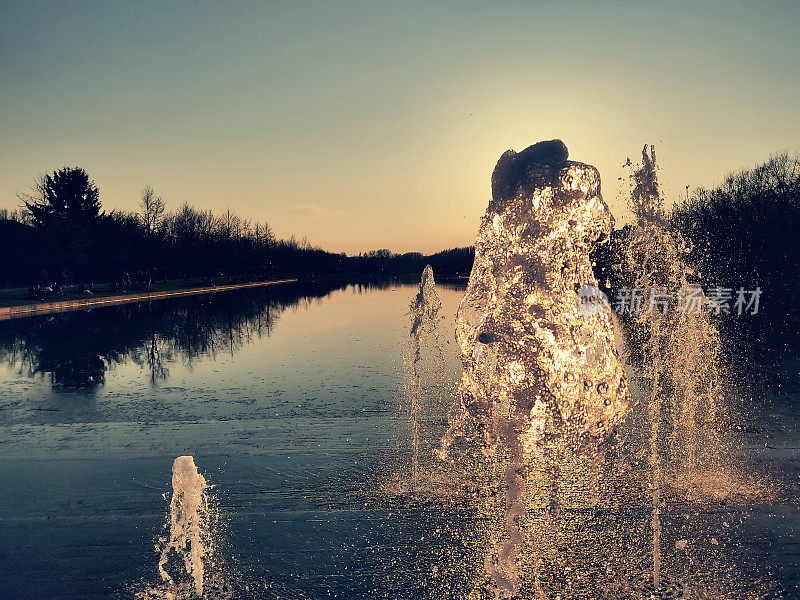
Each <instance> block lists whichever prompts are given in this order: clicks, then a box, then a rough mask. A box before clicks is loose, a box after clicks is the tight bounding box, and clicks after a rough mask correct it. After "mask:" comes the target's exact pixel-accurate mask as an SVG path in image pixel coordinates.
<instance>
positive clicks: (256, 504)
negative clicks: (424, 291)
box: [0, 285, 461, 598]
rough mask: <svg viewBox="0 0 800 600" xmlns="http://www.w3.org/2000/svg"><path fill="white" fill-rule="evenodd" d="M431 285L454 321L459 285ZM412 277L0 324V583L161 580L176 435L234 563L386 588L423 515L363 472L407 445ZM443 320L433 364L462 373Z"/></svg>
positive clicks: (292, 580) (70, 590)
mask: <svg viewBox="0 0 800 600" xmlns="http://www.w3.org/2000/svg"><path fill="white" fill-rule="evenodd" d="M439 291H440V296H441V298H442V299H443V301H444V303H445V310H444V312H445V314H446V319H445V322H443V323H442V327H443V330H445V331H448V332H450V331H452V329H453V317H454V314H455V307H456V305H457V302H458V300H459V299H460V295H461V292H460V291H458V290H453V289H447V288H445V287H440V290H439ZM414 293H415V290H414V287H413V286H403V285H389V286H381V287H380V288H376V287H364V286H360V285H356V286H352V285H350V286H346V287H341V286H338V285H331V286H328V287H326V286H324V285H320V286H319V287H318V288H317V289H311V288H308V287H304V288H300V287H298V286H287V287H284V288H281V289H280V290H278V289H277V288H273V289H269V290H260V291H245V292H233V293H226V294H218V295H214V296H208V297H205V298H193V299H187V300H179V301H162V302H158V303H153V304H151V305H149V306H148V305H135V306H134V305H132V306H125V307H119V308H110V309H100V310H95V311H92V312H90V313H69V314H63V315H56V316H53V317H49V318H37V319H26V320H20V321H14V322H6V323H2V324H0V348H2V351H1V352H2V354H3V356H2V359H3V360H2V363H1V364H0V369H1V370H0V373H2V384H1V385H0V424H1V425H2V430H1V431H2V433H0V436H2V437H0V457H2V460H0V477H1V478H2V481H3V485H2V487H0V522H2V529H3V538H4V540H3V542H2V544H0V570H2V577H0V597H2V598H40V597H41V598H90V597H97V598H107V597H110V596H113V595H114V594H120V595H121V596H126V595H130V594H129V592H130V588H129V587H128V586H129V585H130V584H132V583H134V582H137V581H139V580H142V579H145V580H155V579H157V574H156V570H155V567H156V562H157V557H156V554H155V553H154V549H153V540H154V538H155V536H156V535H157V534H158V532H159V529H160V527H161V526H162V524H163V523H164V515H165V510H167V503H166V501H165V499H164V498H163V497H162V494H164V493H165V492H168V491H169V483H170V468H171V464H172V460H173V459H174V458H175V457H176V456H178V455H183V454H191V455H193V456H194V457H195V460H196V462H197V464H198V466H199V468H200V470H201V472H203V473H204V474H205V475H206V478H207V479H208V480H209V482H211V483H212V484H213V485H214V494H215V497H216V498H217V500H218V501H219V503H220V504H221V507H222V514H223V516H224V517H225V520H226V522H227V527H226V532H225V534H224V535H223V536H222V537H223V538H224V539H225V540H227V542H223V543H227V544H229V548H228V550H230V552H229V556H230V557H231V560H232V561H236V562H237V563H238V565H239V570H240V571H242V572H247V573H248V575H249V576H252V577H253V578H255V579H259V578H261V579H263V580H264V581H267V582H272V583H269V584H268V586H267V587H270V586H272V587H274V589H275V590H283V592H282V593H284V594H285V593H289V592H292V591H296V592H298V593H302V594H303V597H305V596H307V597H313V598H323V597H324V598H327V597H371V596H372V592H371V591H370V590H377V589H379V588H384V589H385V588H386V587H387V583H386V580H385V578H386V577H387V569H384V568H380V569H378V568H376V563H377V562H384V561H387V560H389V558H388V557H389V556H390V555H391V554H392V553H395V552H396V551H397V548H398V545H399V546H403V545H409V544H411V543H412V542H413V540H414V539H415V538H414V536H413V533H412V532H411V531H406V529H407V528H410V530H414V529H418V528H420V527H423V526H424V525H423V523H424V521H425V519H426V517H425V515H424V514H423V513H425V510H419V509H416V510H413V511H411V512H409V510H408V509H406V510H396V509H392V508H391V507H390V508H386V507H385V506H380V505H376V502H375V501H374V500H373V496H372V494H371V492H372V491H373V490H371V489H370V486H374V485H377V484H376V481H377V480H378V479H379V478H380V476H381V474H382V473H383V472H385V471H386V470H387V469H388V468H389V465H392V468H396V467H397V465H400V467H399V468H402V465H403V464H405V463H404V460H405V457H406V456H407V454H408V446H409V439H410V438H409V436H410V434H409V428H408V425H407V421H406V416H405V415H406V413H405V412H404V405H405V399H404V385H405V383H406V381H405V371H404V357H405V356H406V355H407V352H408V343H409V340H408V324H409V317H408V315H407V312H408V306H409V302H410V300H411V298H412V296H413V295H414ZM445 337H446V339H444V338H445ZM450 337H451V336H450V335H447V336H444V337H443V347H444V348H445V349H447V351H448V352H447V355H448V359H447V360H446V361H445V368H446V369H447V371H448V372H447V373H446V374H444V373H443V374H442V375H443V378H442V379H441V380H442V381H448V380H453V379H457V377H458V369H459V366H458V364H457V361H456V360H455V356H454V354H453V352H451V351H450V348H451V344H450V343H449V339H450ZM445 387H447V386H445ZM452 391H453V389H452V385H450V387H449V388H448V389H446V390H445V391H444V393H445V394H452ZM412 512H413V513H414V514H413V515H412ZM387 564H388V563H387ZM378 577H381V578H383V581H379V580H376V578H378Z"/></svg>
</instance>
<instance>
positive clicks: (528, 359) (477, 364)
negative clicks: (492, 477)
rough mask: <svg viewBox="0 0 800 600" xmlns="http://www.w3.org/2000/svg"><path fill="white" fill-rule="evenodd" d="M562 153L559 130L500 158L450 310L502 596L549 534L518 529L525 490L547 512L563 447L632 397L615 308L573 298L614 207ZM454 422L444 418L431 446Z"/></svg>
mask: <svg viewBox="0 0 800 600" xmlns="http://www.w3.org/2000/svg"><path fill="white" fill-rule="evenodd" d="M567 155H568V154H567V149H566V146H564V144H563V143H561V142H560V141H559V140H554V141H551V142H540V143H539V144H536V145H534V146H531V147H530V148H528V149H526V150H524V151H523V152H520V153H519V154H517V153H515V152H513V151H509V152H507V153H505V154H504V155H503V156H502V157H501V158H500V160H499V161H498V163H497V166H496V167H495V171H494V174H493V176H492V195H493V199H492V202H491V203H490V204H489V208H488V209H487V211H486V215H485V216H484V218H483V220H482V222H481V227H480V231H479V233H478V239H477V243H476V249H475V264H474V265H473V268H472V273H471V275H470V280H469V284H468V287H467V292H466V294H465V296H464V299H463V301H462V303H461V305H460V307H459V310H458V315H457V320H456V339H457V341H458V344H459V348H460V351H461V356H462V362H463V367H464V369H463V375H462V382H461V396H462V405H463V408H464V414H466V415H469V417H471V418H474V419H476V420H477V421H478V422H479V424H480V429H481V431H482V435H483V439H484V446H485V447H484V453H485V455H486V456H487V457H489V458H491V459H492V460H494V461H496V462H497V463H499V464H501V465H502V466H501V467H500V468H499V471H500V472H501V475H500V476H501V477H502V480H503V482H504V484H505V485H504V487H505V502H504V506H503V507H502V509H501V512H502V514H503V517H502V522H503V530H502V531H501V532H499V533H498V534H497V535H496V536H495V537H496V539H497V541H496V543H495V550H493V551H490V552H489V553H488V554H487V557H486V572H487V574H488V576H489V577H490V579H491V580H492V582H493V588H494V594H495V597H497V598H511V597H515V596H518V595H519V594H520V590H521V589H522V587H523V583H524V579H525V573H524V571H525V567H524V566H523V565H524V563H525V560H526V558H525V557H524V556H523V555H524V552H523V550H524V549H525V548H527V549H528V550H530V552H529V554H531V553H532V554H533V561H532V562H533V564H534V575H533V579H534V580H535V581H538V578H539V574H538V571H539V567H538V566H536V565H538V564H540V563H541V557H542V549H543V547H544V543H543V540H542V539H541V536H537V535H536V532H533V533H534V535H533V536H532V535H531V531H529V530H528V531H526V528H525V527H524V521H525V520H526V518H527V516H528V515H529V513H530V511H529V504H530V494H531V493H534V492H535V493H539V492H541V494H542V495H543V496H544V505H545V507H544V514H545V520H546V521H547V522H548V523H551V524H552V523H554V522H556V521H557V520H558V519H559V515H560V507H559V498H560V496H561V494H560V490H559V486H560V480H561V479H562V473H561V470H562V463H563V462H564V457H565V455H566V453H568V452H577V453H578V454H585V455H587V456H591V457H597V456H598V454H599V452H598V449H599V448H600V446H601V445H602V444H603V443H604V442H605V441H606V440H607V439H608V437H609V436H610V435H611V434H612V432H613V431H614V429H615V428H616V427H617V426H618V425H619V424H620V423H621V422H622V421H623V420H624V418H625V417H626V415H627V414H628V412H629V410H630V408H631V405H632V402H631V397H630V395H629V393H628V388H627V382H626V378H625V373H624V370H623V367H622V363H621V361H620V359H619V356H618V354H617V350H616V346H615V343H614V339H615V336H614V328H613V320H612V315H611V311H610V309H609V307H608V306H607V304H606V305H602V304H601V305H594V306H593V307H592V310H590V311H584V310H582V308H583V307H582V305H581V299H580V297H579V294H578V292H579V291H580V290H584V291H585V290H587V289H588V290H596V289H597V281H596V279H595V277H594V274H593V272H592V268H591V263H590V259H589V252H590V250H591V248H592V247H593V245H594V244H595V243H596V241H597V240H598V239H599V238H601V237H603V236H608V235H609V234H610V232H611V228H612V225H613V217H612V216H611V213H610V211H609V210H608V207H607V206H606V204H605V202H604V201H603V199H602V196H601V195H600V177H599V174H598V172H597V170H596V169H595V168H594V167H592V166H590V165H586V164H583V163H578V162H571V161H568V160H567ZM462 424H463V418H462V419H454V420H453V422H452V424H451V428H450V431H448V432H447V433H446V434H445V436H444V438H443V440H442V447H441V450H440V453H439V456H440V457H446V456H447V453H448V450H449V446H450V445H451V444H452V442H453V440H454V439H455V437H457V436H459V435H461V432H460V431H459V430H458V429H459V427H461V426H462ZM534 472H538V476H534ZM536 586H537V587H538V583H537V584H536ZM537 593H539V592H538V591H537Z"/></svg>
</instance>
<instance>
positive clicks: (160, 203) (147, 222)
mask: <svg viewBox="0 0 800 600" xmlns="http://www.w3.org/2000/svg"><path fill="white" fill-rule="evenodd" d="M139 206H140V207H141V209H142V212H141V215H140V217H139V218H140V219H141V221H142V226H143V227H144V230H145V233H147V235H148V237H152V235H153V234H154V233H155V232H156V230H157V229H158V225H159V223H160V222H161V219H162V218H163V217H164V199H163V198H162V197H161V196H156V193H155V191H154V190H153V188H152V187H150V186H149V185H146V186H144V189H143V190H142V199H141V200H140V201H139Z"/></svg>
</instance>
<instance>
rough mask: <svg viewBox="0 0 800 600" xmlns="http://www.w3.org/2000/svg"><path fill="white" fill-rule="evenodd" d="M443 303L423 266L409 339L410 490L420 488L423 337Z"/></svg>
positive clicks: (431, 328)
mask: <svg viewBox="0 0 800 600" xmlns="http://www.w3.org/2000/svg"><path fill="white" fill-rule="evenodd" d="M441 309H442V302H441V300H440V299H439V296H438V294H437V293H436V282H435V281H434V279H433V268H432V267H431V266H430V265H426V266H425V269H424V270H423V272H422V279H421V280H420V282H419V292H418V293H417V295H416V296H415V297H414V300H413V301H412V302H411V306H410V314H411V341H412V366H411V369H412V373H411V376H412V383H411V429H412V441H411V443H412V449H413V455H412V459H411V460H412V462H411V491H412V493H413V492H414V491H416V490H418V489H419V477H420V467H419V458H420V431H419V411H420V403H421V393H422V372H421V366H422V365H421V362H422V336H423V335H424V334H425V333H429V332H433V331H434V330H435V329H436V325H437V323H438V322H439V312H440V311H441Z"/></svg>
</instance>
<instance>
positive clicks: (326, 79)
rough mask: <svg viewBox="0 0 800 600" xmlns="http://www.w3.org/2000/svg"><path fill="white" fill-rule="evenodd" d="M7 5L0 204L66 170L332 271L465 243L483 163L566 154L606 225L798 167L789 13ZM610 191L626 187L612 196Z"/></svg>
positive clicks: (480, 196) (118, 200)
mask: <svg viewBox="0 0 800 600" xmlns="http://www.w3.org/2000/svg"><path fill="white" fill-rule="evenodd" d="M63 6H64V5H63V4H60V3H50V4H40V5H38V6H35V7H32V6H28V5H25V4H21V3H20V4H16V5H14V4H10V3H6V4H4V5H3V7H2V9H0V10H2V16H3V18H2V19H0V64H2V68H1V69H0V78H1V79H0V98H1V99H2V103H3V106H4V107H5V116H6V119H5V122H4V124H3V125H2V130H3V139H4V141H5V143H4V144H3V147H2V149H0V156H2V161H0V164H2V167H0V207H6V208H9V209H13V208H16V207H17V204H18V201H17V194H20V193H26V192H28V191H29V190H30V188H31V187H32V185H33V183H34V180H35V178H36V177H38V176H40V175H41V174H43V173H49V172H52V171H54V170H56V169H59V168H61V167H64V166H80V167H81V168H83V169H85V170H86V172H87V173H88V174H89V176H90V177H91V178H92V179H93V180H94V181H95V183H96V184H97V186H98V188H99V190H100V197H101V201H102V203H103V209H104V210H106V211H107V212H109V211H111V210H114V209H120V210H125V211H135V210H137V204H138V201H139V198H140V194H141V190H142V188H143V187H144V186H145V185H150V186H152V187H153V188H154V189H155V191H156V193H157V194H159V195H161V196H162V197H163V198H164V200H165V202H166V203H167V209H168V210H175V209H177V208H178V207H179V206H180V205H181V204H182V203H183V202H184V201H188V202H189V203H190V204H191V205H193V206H196V207H197V208H199V209H203V210H208V209H211V210H213V211H214V212H215V213H217V214H219V213H222V212H224V211H225V210H226V208H228V207H230V209H231V210H233V211H235V212H236V213H237V214H239V215H240V216H242V217H245V218H248V219H253V220H259V221H264V220H266V221H267V222H268V223H269V225H270V227H271V228H272V230H273V231H274V233H275V235H276V236H277V237H278V238H284V239H285V238H288V237H289V236H290V235H294V236H295V237H296V239H303V238H307V239H308V240H309V242H310V243H311V244H313V245H315V246H320V247H321V248H323V249H325V250H327V251H329V252H335V253H340V252H345V253H347V254H348V255H357V254H359V253H363V252H368V251H371V250H377V249H382V248H386V249H389V250H391V251H392V252H396V253H405V252H422V253H423V254H432V253H435V252H438V251H441V250H444V249H447V248H454V247H464V246H471V245H473V244H474V241H475V234H476V232H477V230H478V223H479V220H480V218H481V216H482V215H483V213H484V211H485V209H486V205H487V204H488V200H489V199H490V197H491V194H490V177H491V173H492V170H493V168H494V165H495V163H496V161H497V159H498V158H499V157H500V155H501V154H502V153H503V152H504V151H505V150H508V149H514V150H517V151H519V150H522V149H524V148H525V147H527V146H529V145H531V144H533V143H535V142H538V141H540V140H545V139H554V138H559V139H562V140H563V141H564V142H565V143H566V145H567V146H568V148H569V150H570V160H577V161H581V162H586V163H589V164H593V165H595V166H596V167H597V168H598V169H599V170H600V173H601V178H602V182H603V188H602V190H603V197H604V198H605V200H606V202H607V204H608V205H609V207H610V208H611V210H612V212H613V214H614V215H615V217H616V218H617V220H618V225H619V224H622V223H624V222H625V220H626V219H625V216H626V212H627V210H626V206H625V202H624V198H623V197H621V194H622V192H623V191H624V190H625V181H624V179H626V178H627V174H628V173H627V171H626V170H625V169H624V168H623V166H622V165H623V163H624V162H625V160H626V159H627V158H628V157H630V158H631V159H632V160H634V162H636V161H637V159H638V156H639V153H640V152H641V148H642V146H643V145H644V144H648V145H649V144H654V145H655V147H656V152H657V153H658V156H659V164H660V167H661V170H660V173H659V175H660V178H661V183H662V186H663V188H664V190H665V193H666V196H667V198H668V199H669V200H672V201H674V200H675V199H677V198H679V197H680V196H681V195H682V194H685V190H686V188H687V186H688V187H689V188H696V187H712V186H713V185H715V184H718V183H721V182H722V181H723V180H724V178H725V176H726V175H727V174H728V173H730V172H734V171H738V170H741V169H743V168H751V167H753V166H755V165H756V164H760V163H762V162H764V161H765V160H767V158H769V156H771V155H773V154H775V153H777V152H781V151H789V152H791V153H794V152H797V149H798V141H797V140H798V139H800V136H799V135H798V134H800V114H798V112H797V111H796V109H794V106H793V103H791V102H790V101H789V100H788V99H791V98H795V97H797V96H798V93H799V92H800V65H798V64H797V63H796V61H795V60H794V57H795V56H796V54H797V49H798V42H797V40H796V29H797V28H796V25H795V24H796V23H797V22H799V21H798V16H800V14H798V13H800V7H798V6H788V5H787V6H780V5H775V6H771V7H768V8H763V7H755V6H746V5H742V4H739V5H728V4H725V3H709V4H703V5H698V4H695V3H688V2H684V3H682V5H681V6H680V7H677V8H675V7H667V8H664V7H661V6H657V5H648V6H639V7H636V8H627V7H620V6H614V5H611V4H606V5H604V6H596V5H590V4H586V5H569V6H564V5H560V4H550V3H539V4H536V5H535V6H529V5H521V4H493V5H491V6H485V5H482V4H471V3H467V4H453V3H439V4H436V5H434V6H428V5H424V4H420V5H414V6H409V5H402V6H401V5H388V6H380V7H378V6H373V5H370V4H363V3H357V2H350V3H346V4H339V5H336V6H329V5H321V4H314V5H304V6H290V5H280V4H276V5H236V6H235V7H224V6H214V5H201V6H184V5H182V6H179V7H175V6H172V7H168V8H165V7H163V6H160V5H158V4H155V3H150V4H142V5H136V6H125V5H104V4H103V5H101V4H97V5H91V4H88V3H73V4H71V5H70V8H69V12H67V11H65V10H64V8H63ZM619 178H622V179H623V181H620V179H619Z"/></svg>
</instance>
